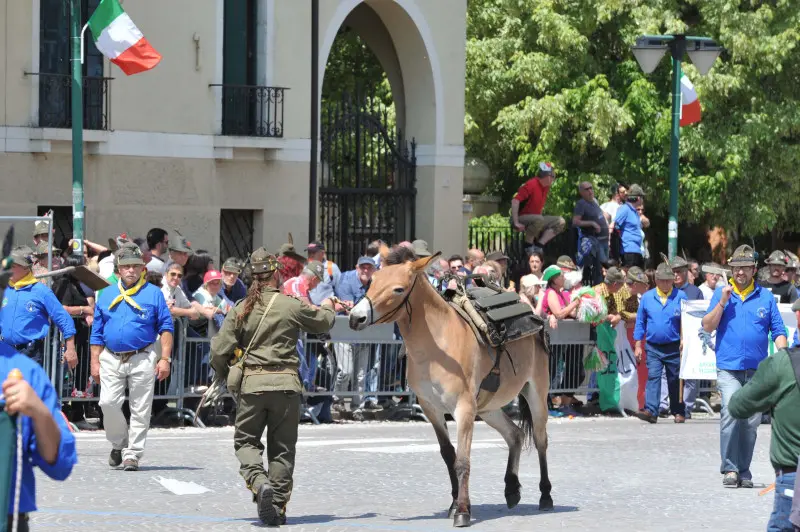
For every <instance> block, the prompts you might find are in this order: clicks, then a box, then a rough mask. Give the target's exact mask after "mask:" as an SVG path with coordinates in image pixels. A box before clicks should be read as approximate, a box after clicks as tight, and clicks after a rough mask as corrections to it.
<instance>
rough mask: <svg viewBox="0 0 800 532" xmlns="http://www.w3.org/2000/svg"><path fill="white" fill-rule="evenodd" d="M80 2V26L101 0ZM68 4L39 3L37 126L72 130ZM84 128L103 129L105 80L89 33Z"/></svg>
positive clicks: (86, 38)
mask: <svg viewBox="0 0 800 532" xmlns="http://www.w3.org/2000/svg"><path fill="white" fill-rule="evenodd" d="M79 1H80V2H81V26H83V24H84V23H86V21H87V20H89V17H90V16H91V14H92V13H94V10H95V9H96V8H97V5H98V4H99V3H100V0H79ZM70 18H71V17H70V3H69V2H65V1H64V0H41V7H40V9H39V126H40V127H56V128H68V127H71V126H72V107H71V101H70V100H71V97H72V71H71V64H72V62H71V61H70V59H71V58H72V52H71V48H70V47H71V44H72V43H71V41H70V38H69V35H70ZM84 53H85V58H84V61H83V76H84V80H83V127H84V128H85V129H105V128H106V123H105V122H106V120H105V111H104V104H105V101H106V98H105V96H106V80H105V79H104V78H103V54H101V53H100V51H99V50H98V49H97V47H96V46H95V45H94V40H93V39H92V36H91V33H90V32H89V30H88V29H87V30H86V33H85V34H84Z"/></svg>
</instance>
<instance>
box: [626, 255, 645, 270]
mask: <svg viewBox="0 0 800 532" xmlns="http://www.w3.org/2000/svg"><path fill="white" fill-rule="evenodd" d="M631 266H638V267H640V268H642V269H644V257H643V256H642V254H641V253H623V254H622V267H623V268H630V267H631Z"/></svg>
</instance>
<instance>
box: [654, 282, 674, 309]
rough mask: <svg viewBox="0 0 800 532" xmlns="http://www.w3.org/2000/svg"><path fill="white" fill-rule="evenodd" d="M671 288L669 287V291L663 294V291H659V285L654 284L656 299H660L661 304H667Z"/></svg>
mask: <svg viewBox="0 0 800 532" xmlns="http://www.w3.org/2000/svg"><path fill="white" fill-rule="evenodd" d="M672 290H674V289H673V288H670V289H669V292H667V293H666V294H665V293H664V292H662V291H661V289H660V288H659V287H657V286H656V295H657V296H658V299H660V300H661V304H662V305H666V304H667V298H669V296H670V294H672Z"/></svg>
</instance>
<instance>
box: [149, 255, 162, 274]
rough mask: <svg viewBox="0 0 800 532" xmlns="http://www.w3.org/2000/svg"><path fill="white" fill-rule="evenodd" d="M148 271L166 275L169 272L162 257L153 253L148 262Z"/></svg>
mask: <svg viewBox="0 0 800 532" xmlns="http://www.w3.org/2000/svg"><path fill="white" fill-rule="evenodd" d="M147 271H148V272H156V273H160V274H161V275H165V274H166V273H167V264H166V263H165V262H164V261H163V260H162V259H161V257H158V256H156V255H153V258H152V259H150V262H148V263H147Z"/></svg>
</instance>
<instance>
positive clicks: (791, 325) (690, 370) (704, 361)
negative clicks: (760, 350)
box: [680, 300, 797, 381]
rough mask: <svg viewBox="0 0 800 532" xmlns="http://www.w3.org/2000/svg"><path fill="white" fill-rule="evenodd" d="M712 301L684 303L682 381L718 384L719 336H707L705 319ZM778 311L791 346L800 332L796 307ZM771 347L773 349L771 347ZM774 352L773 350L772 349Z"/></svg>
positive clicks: (682, 314)
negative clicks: (703, 323)
mask: <svg viewBox="0 0 800 532" xmlns="http://www.w3.org/2000/svg"><path fill="white" fill-rule="evenodd" d="M708 305H709V301H706V300H701V301H683V302H682V305H681V308H682V313H681V336H682V337H683V352H682V353H681V373H680V378H681V379H684V380H695V379H696V380H708V381H715V380H717V356H716V353H714V344H716V341H717V332H716V331H714V332H713V333H707V332H706V331H705V330H703V325H702V323H701V322H702V319H703V316H705V315H706V311H707V310H708ZM778 310H779V311H780V313H781V318H783V323H784V325H786V328H787V329H789V335H788V336H787V338H786V339H787V340H788V341H789V343H790V344H791V341H792V338H793V337H794V332H795V330H796V329H797V320H796V319H795V316H794V312H792V306H791V305H787V304H783V305H778ZM770 347H771V346H770ZM770 352H772V349H770Z"/></svg>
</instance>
